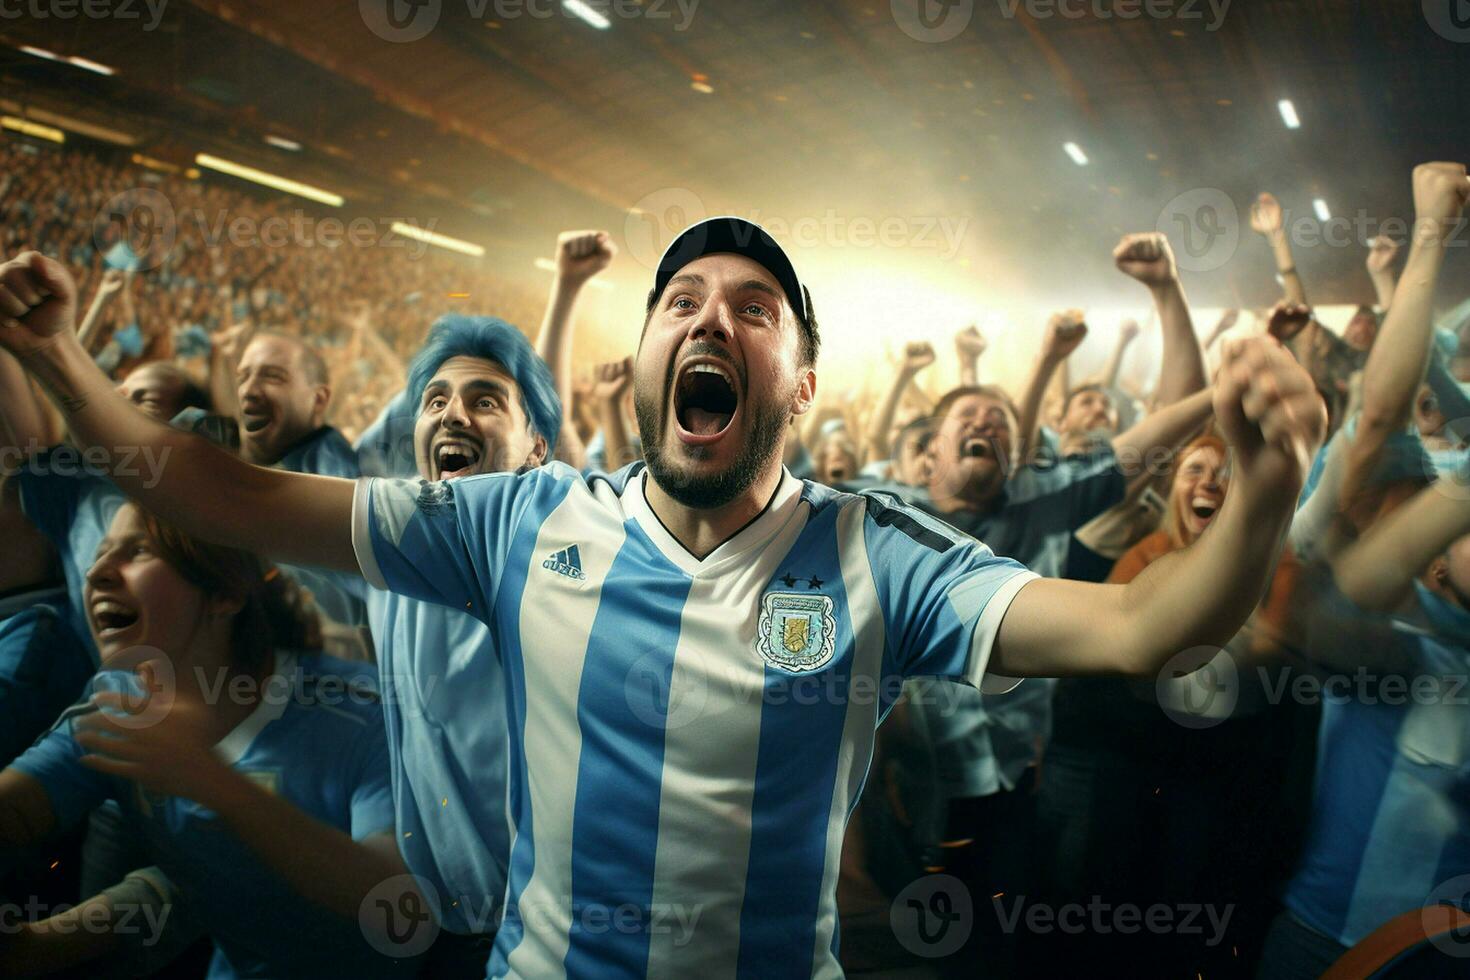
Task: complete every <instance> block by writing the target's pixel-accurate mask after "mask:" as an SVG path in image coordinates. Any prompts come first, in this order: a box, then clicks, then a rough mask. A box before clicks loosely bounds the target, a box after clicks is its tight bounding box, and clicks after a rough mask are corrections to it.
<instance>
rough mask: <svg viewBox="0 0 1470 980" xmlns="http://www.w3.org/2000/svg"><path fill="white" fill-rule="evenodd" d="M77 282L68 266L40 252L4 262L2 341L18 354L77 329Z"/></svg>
mask: <svg viewBox="0 0 1470 980" xmlns="http://www.w3.org/2000/svg"><path fill="white" fill-rule="evenodd" d="M76 318H77V284H76V282H75V281H74V280H73V279H72V277H71V273H69V272H67V271H66V267H65V266H63V265H62V264H61V263H60V262H57V261H56V260H55V259H49V258H47V257H46V256H44V255H42V254H41V253H40V252H22V253H21V254H20V255H17V256H16V257H15V258H13V259H11V260H10V261H9V262H6V263H5V264H4V265H0V344H3V345H4V346H5V348H6V349H7V350H9V351H11V352H12V353H14V354H17V355H23V354H29V353H32V352H34V351H36V350H39V349H41V348H43V347H49V346H50V345H51V344H53V343H55V341H56V338H57V336H58V335H59V334H62V333H65V332H68V331H71V330H73V329H75V326H76Z"/></svg>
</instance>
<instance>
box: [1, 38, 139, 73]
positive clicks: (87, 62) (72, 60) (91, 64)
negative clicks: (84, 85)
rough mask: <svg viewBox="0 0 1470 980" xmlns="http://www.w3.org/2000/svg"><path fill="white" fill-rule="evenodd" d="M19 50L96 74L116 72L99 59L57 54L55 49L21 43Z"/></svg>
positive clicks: (35, 56)
mask: <svg viewBox="0 0 1470 980" xmlns="http://www.w3.org/2000/svg"><path fill="white" fill-rule="evenodd" d="M20 50H21V51H24V52H25V53H26V54H28V55H30V56H31V57H33V58H41V59H43V60H45V61H54V62H56V63H57V64H59V65H71V66H72V67H73V68H81V69H83V70H84V71H90V72H95V73H96V74H98V75H107V76H109V77H110V76H112V75H116V74H117V69H116V68H113V67H112V66H110V65H104V64H103V63H102V62H100V61H93V60H92V59H91V58H81V57H78V56H77V55H72V56H70V57H64V56H62V55H59V54H57V53H56V52H55V51H49V50H47V49H46V48H38V47H36V46H35V45H33V44H22V45H21V46H20Z"/></svg>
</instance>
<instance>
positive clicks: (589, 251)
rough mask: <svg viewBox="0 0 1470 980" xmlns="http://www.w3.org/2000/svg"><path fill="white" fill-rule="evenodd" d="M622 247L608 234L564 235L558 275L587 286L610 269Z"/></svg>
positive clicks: (558, 245) (560, 237)
mask: <svg viewBox="0 0 1470 980" xmlns="http://www.w3.org/2000/svg"><path fill="white" fill-rule="evenodd" d="M617 254H618V247H617V246H616V245H614V244H613V240H612V236H610V235H609V234H608V233H607V232H605V231H564V232H562V233H561V234H560V235H558V236H557V239H556V274H557V275H559V276H561V277H562V278H563V279H570V280H573V281H575V282H586V281H587V280H588V279H591V278H592V277H593V276H595V275H597V274H598V273H599V272H601V271H602V270H603V269H606V268H607V267H608V265H609V263H611V262H612V260H613V257H614V256H616V255H617Z"/></svg>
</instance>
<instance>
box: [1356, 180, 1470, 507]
mask: <svg viewBox="0 0 1470 980" xmlns="http://www.w3.org/2000/svg"><path fill="white" fill-rule="evenodd" d="M1413 184H1414V240H1413V243H1412V244H1411V245H1410V246H1409V258H1408V260H1407V261H1406V262H1405V263H1404V275H1403V278H1402V280H1401V281H1400V284H1399V289H1398V294H1397V297H1396V298H1395V300H1394V304H1393V306H1391V307H1389V310H1388V315H1387V316H1386V317H1384V320H1383V328H1382V329H1381V330H1380V331H1379V332H1378V338H1377V340H1376V341H1375V342H1374V344H1373V349H1372V351H1371V352H1370V353H1369V355H1368V363H1367V364H1366V365H1365V366H1364V368H1363V412H1362V416H1361V417H1360V419H1359V420H1358V431H1357V435H1356V436H1355V437H1354V440H1353V449H1352V452H1351V456H1350V460H1351V462H1350V467H1349V475H1348V491H1347V493H1348V495H1349V496H1350V495H1351V493H1352V492H1353V491H1354V490H1356V489H1357V488H1359V487H1361V486H1362V485H1363V481H1364V480H1365V479H1366V476H1367V474H1369V473H1371V472H1372V470H1373V467H1374V466H1375V465H1376V463H1377V460H1378V458H1379V456H1380V455H1381V453H1382V449H1383V446H1384V444H1385V443H1387V441H1388V438H1389V436H1390V435H1391V434H1392V433H1394V432H1397V431H1398V430H1400V429H1402V428H1403V427H1404V425H1405V424H1406V423H1407V422H1408V421H1409V417H1410V413H1411V409H1412V406H1413V402H1414V394H1415V393H1416V392H1417V391H1418V390H1419V386H1420V385H1421V384H1423V383H1424V373H1425V371H1426V370H1427V369H1428V367H1429V361H1430V358H1431V356H1432V354H1431V351H1432V349H1433V345H1434V324H1433V322H1432V319H1431V314H1432V313H1433V307H1434V287H1435V283H1436V282H1438V280H1439V270H1440V266H1442V265H1443V264H1444V259H1445V249H1446V247H1448V242H1449V240H1450V236H1451V235H1452V234H1453V232H1454V230H1455V226H1456V224H1457V223H1458V222H1459V219H1460V212H1461V211H1462V210H1463V209H1464V207H1465V202H1466V200H1467V199H1470V178H1467V177H1466V176H1465V165H1464V164H1462V163H1425V164H1421V165H1419V166H1417V167H1415V168H1414V178H1413Z"/></svg>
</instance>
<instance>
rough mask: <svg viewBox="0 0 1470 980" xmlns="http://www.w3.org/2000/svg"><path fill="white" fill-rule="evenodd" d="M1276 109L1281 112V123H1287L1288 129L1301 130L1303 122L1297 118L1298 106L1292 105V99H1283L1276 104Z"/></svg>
mask: <svg viewBox="0 0 1470 980" xmlns="http://www.w3.org/2000/svg"><path fill="white" fill-rule="evenodd" d="M1276 108H1277V109H1278V110H1280V112H1281V121H1282V122H1284V123H1286V128H1287V129H1301V128H1302V121H1301V119H1299V118H1298V117H1297V114H1296V106H1294V105H1292V104H1291V100H1290V99H1282V100H1281V101H1280V102H1278V103H1276Z"/></svg>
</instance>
